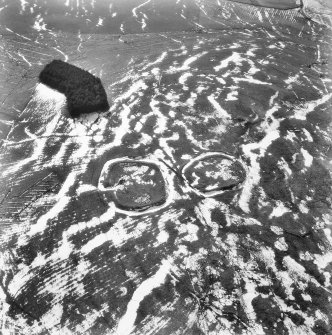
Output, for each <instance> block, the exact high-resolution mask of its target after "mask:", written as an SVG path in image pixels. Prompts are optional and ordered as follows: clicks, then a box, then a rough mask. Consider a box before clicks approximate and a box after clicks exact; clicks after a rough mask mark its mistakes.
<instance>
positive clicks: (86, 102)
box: [39, 60, 109, 117]
mask: <svg viewBox="0 0 332 335" xmlns="http://www.w3.org/2000/svg"><path fill="white" fill-rule="evenodd" d="M39 80H40V81H41V82H42V83H43V84H45V85H47V86H49V87H51V88H53V89H55V90H58V91H59V92H61V93H63V94H64V95H65V96H66V98H67V104H68V110H69V113H70V115H71V116H72V117H78V116H79V115H80V114H82V113H85V114H87V113H92V112H96V111H105V110H107V109H108V108H109V104H108V101H107V95H106V92H105V89H104V87H103V85H102V83H101V80H100V79H99V78H97V77H95V76H93V75H92V74H90V73H89V72H88V71H85V70H82V69H80V68H78V67H76V66H74V65H71V64H68V63H66V62H63V61H61V60H53V61H52V62H51V63H49V64H47V65H46V66H45V68H44V69H43V70H42V72H41V73H40V74H39Z"/></svg>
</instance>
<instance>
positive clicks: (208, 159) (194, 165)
mask: <svg viewBox="0 0 332 335" xmlns="http://www.w3.org/2000/svg"><path fill="white" fill-rule="evenodd" d="M182 174H183V176H184V178H185V179H186V181H187V182H188V184H189V185H190V187H191V188H192V189H193V190H194V191H195V192H196V193H198V194H200V195H203V196H204V197H212V196H216V195H218V194H221V193H224V192H225V191H227V190H234V189H236V188H238V187H240V186H241V184H242V183H243V182H244V180H245V178H246V171H245V169H244V167H243V165H242V163H241V162H240V161H238V160H236V159H235V158H234V157H232V156H230V155H227V154H224V153H220V152H210V153H205V154H202V155H200V156H198V157H196V158H194V159H193V160H191V161H190V162H189V163H187V164H186V165H185V166H184V168H183V170H182Z"/></svg>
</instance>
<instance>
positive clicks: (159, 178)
mask: <svg viewBox="0 0 332 335" xmlns="http://www.w3.org/2000/svg"><path fill="white" fill-rule="evenodd" d="M99 189H100V190H101V191H104V192H105V193H104V194H105V197H106V198H107V200H108V201H113V202H114V203H115V205H116V207H118V208H120V209H123V210H127V211H145V210H147V209H149V208H151V207H156V206H161V205H163V204H164V203H165V202H166V199H167V191H166V186H165V180H164V178H163V175H162V173H161V171H160V169H159V167H158V166H157V165H156V164H154V163H151V162H147V161H136V160H130V159H123V160H114V161H109V162H107V163H106V164H105V166H104V168H103V170H102V172H101V176H100V179H99Z"/></svg>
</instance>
